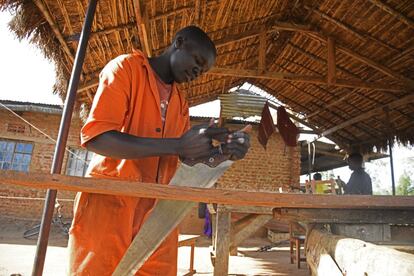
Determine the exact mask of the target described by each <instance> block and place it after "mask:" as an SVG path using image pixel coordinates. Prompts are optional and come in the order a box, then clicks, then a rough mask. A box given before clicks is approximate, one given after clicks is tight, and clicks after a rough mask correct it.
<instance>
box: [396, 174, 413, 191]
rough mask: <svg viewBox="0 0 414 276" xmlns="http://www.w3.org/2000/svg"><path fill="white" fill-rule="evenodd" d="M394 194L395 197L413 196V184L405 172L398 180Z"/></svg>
mask: <svg viewBox="0 0 414 276" xmlns="http://www.w3.org/2000/svg"><path fill="white" fill-rule="evenodd" d="M396 193H397V195H414V183H413V181H412V180H411V178H410V175H409V174H408V173H407V172H406V171H404V173H403V174H402V175H401V176H400V179H399V180H398V185H397V191H396Z"/></svg>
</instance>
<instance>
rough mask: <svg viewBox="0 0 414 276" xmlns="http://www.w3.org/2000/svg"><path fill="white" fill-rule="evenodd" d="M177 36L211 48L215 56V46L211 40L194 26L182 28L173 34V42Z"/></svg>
mask: <svg viewBox="0 0 414 276" xmlns="http://www.w3.org/2000/svg"><path fill="white" fill-rule="evenodd" d="M178 36H182V37H184V38H189V39H194V40H197V41H198V42H201V43H203V44H204V45H207V46H208V47H209V48H211V50H212V51H213V53H214V55H215V56H217V49H216V45H215V44H214V42H213V41H212V40H211V38H210V37H209V36H208V35H207V33H206V32H204V31H203V30H202V29H200V28H199V27H197V26H194V25H190V26H187V27H184V28H182V29H181V30H179V31H178V32H177V33H176V34H175V36H174V40H176V39H177V37H178Z"/></svg>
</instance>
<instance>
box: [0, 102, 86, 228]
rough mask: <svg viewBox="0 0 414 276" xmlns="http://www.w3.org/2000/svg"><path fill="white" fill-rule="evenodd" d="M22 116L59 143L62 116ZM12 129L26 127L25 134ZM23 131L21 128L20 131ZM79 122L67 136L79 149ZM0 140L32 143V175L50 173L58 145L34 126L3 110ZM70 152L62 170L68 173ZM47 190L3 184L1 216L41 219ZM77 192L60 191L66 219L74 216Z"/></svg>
mask: <svg viewBox="0 0 414 276" xmlns="http://www.w3.org/2000/svg"><path fill="white" fill-rule="evenodd" d="M20 115H21V116H22V117H23V118H24V119H26V120H27V121H29V122H30V123H32V124H33V125H34V126H36V127H38V128H39V129H41V130H42V131H43V132H45V133H46V134H47V135H49V136H51V137H52V138H53V139H55V140H56V138H57V134H58V131H59V124H60V117H61V116H60V115H59V114H48V113H37V112H23V113H20ZM10 125H12V126H24V128H23V129H24V131H23V132H22V131H19V132H13V131H10V130H11V129H10V127H9V126H10ZM19 130H21V128H19ZM79 131H80V122H79V120H78V119H76V118H75V119H74V120H73V121H72V124H71V132H70V134H69V137H68V146H69V147H72V148H79V142H80V140H79ZM0 139H2V140H4V139H6V140H13V141H24V142H30V143H32V144H33V145H34V146H33V152H32V158H31V162H30V167H29V171H30V172H46V173H48V172H50V168H51V164H52V159H53V154H54V150H55V144H54V142H53V141H51V140H50V139H48V138H46V137H45V136H44V135H43V134H41V133H39V132H38V131H37V130H35V129H34V128H32V127H31V126H29V125H27V124H26V123H24V122H23V121H22V120H20V119H18V118H17V117H16V116H14V115H13V114H11V113H10V112H9V111H5V110H3V109H2V110H0ZM67 156H68V155H67V153H66V154H65V158H64V162H63V167H62V171H63V172H65V171H66V161H67ZM45 194H46V191H45V190H40V189H33V188H26V187H23V186H9V185H0V214H1V216H2V217H15V218H22V219H30V220H36V221H37V220H40V218H41V214H42V210H43V203H44V200H43V199H44V197H45ZM74 195H75V193H73V192H68V191H59V193H58V198H59V199H61V201H62V205H64V207H63V209H62V211H63V214H64V216H65V217H70V216H72V206H73V203H72V202H73V198H74Z"/></svg>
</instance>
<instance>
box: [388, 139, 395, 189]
mask: <svg viewBox="0 0 414 276" xmlns="http://www.w3.org/2000/svg"><path fill="white" fill-rule="evenodd" d="M392 144H393V143H392V142H391V139H389V140H388V147H389V149H390V164H391V183H392V195H393V196H395V177H394V158H393V156H392Z"/></svg>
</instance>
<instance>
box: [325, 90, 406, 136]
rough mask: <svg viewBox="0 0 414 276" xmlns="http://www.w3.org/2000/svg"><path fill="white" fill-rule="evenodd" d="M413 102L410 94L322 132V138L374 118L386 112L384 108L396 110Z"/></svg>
mask: <svg viewBox="0 0 414 276" xmlns="http://www.w3.org/2000/svg"><path fill="white" fill-rule="evenodd" d="M412 102H414V94H409V95H407V96H405V97H403V98H401V99H398V100H395V101H392V102H390V103H388V104H385V105H383V106H380V107H376V108H373V109H371V110H369V111H367V112H364V113H363V114H361V115H359V116H356V117H354V118H352V119H350V120H348V121H345V122H343V123H341V124H339V125H336V126H334V127H332V128H330V129H327V130H325V131H324V132H322V134H321V137H322V136H327V135H329V134H332V133H334V132H336V131H338V130H340V129H343V128H345V127H347V126H350V125H353V124H355V123H358V122H360V121H362V120H365V119H368V118H371V117H372V116H374V115H376V114H378V113H381V112H383V111H384V108H389V109H393V108H396V107H399V106H402V105H406V104H409V103H412Z"/></svg>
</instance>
